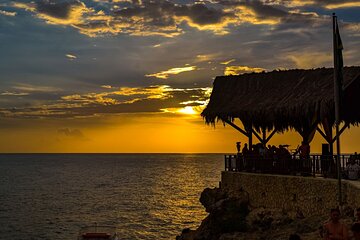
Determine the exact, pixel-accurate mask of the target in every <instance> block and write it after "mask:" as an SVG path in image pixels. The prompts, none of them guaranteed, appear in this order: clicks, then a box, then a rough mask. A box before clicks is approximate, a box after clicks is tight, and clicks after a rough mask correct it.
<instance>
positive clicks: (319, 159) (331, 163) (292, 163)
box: [225, 154, 360, 178]
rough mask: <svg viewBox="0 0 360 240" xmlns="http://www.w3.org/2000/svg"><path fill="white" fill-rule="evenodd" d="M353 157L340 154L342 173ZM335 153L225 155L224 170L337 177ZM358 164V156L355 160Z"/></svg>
mask: <svg viewBox="0 0 360 240" xmlns="http://www.w3.org/2000/svg"><path fill="white" fill-rule="evenodd" d="M351 157H353V155H350V154H342V155H341V156H340V166H341V168H340V169H341V171H342V173H343V172H344V171H345V167H346V165H347V164H348V162H349V159H350V158H351ZM336 158H337V156H336V155H320V154H311V155H310V158H308V159H300V158H299V156H291V157H286V158H279V157H277V156H271V157H270V156H259V155H256V156H255V155H246V156H243V155H242V154H238V155H225V171H236V172H256V173H269V174H286V175H302V176H314V177H315V176H319V175H320V176H324V177H334V178H336V177H337V168H336ZM355 161H356V162H357V163H358V164H360V161H359V158H357V159H356V160H355Z"/></svg>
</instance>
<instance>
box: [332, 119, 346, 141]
mask: <svg viewBox="0 0 360 240" xmlns="http://www.w3.org/2000/svg"><path fill="white" fill-rule="evenodd" d="M349 125H350V123H346V124H345V125H344V126H343V127H342V128H341V129H340V131H339V136H340V135H341V134H342V133H343V132H344V131H345V129H346V128H348V127H349ZM337 137H338V136H335V137H334V139H333V140H332V143H334V142H335V141H336V139H337Z"/></svg>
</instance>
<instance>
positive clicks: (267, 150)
mask: <svg viewBox="0 0 360 240" xmlns="http://www.w3.org/2000/svg"><path fill="white" fill-rule="evenodd" d="M287 146H289V145H279V147H276V146H275V145H268V146H267V147H266V146H264V145H263V144H261V143H258V144H255V145H253V146H252V148H251V149H250V148H249V147H248V144H247V143H245V144H244V147H243V148H242V149H241V143H240V142H237V143H236V148H237V153H238V154H240V153H241V154H242V155H243V156H245V157H246V156H259V157H274V156H277V157H278V158H291V154H290V152H289V150H288V149H287V148H286V147H287Z"/></svg>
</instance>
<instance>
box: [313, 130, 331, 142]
mask: <svg viewBox="0 0 360 240" xmlns="http://www.w3.org/2000/svg"><path fill="white" fill-rule="evenodd" d="M316 130H317V131H318V133H320V135H321V136H322V137H323V138H324V139H325V140H326V141H327V142H328V143H330V144H331V142H330V141H329V139H328V137H327V136H326V134H325V133H324V132H323V131H322V130H321V128H319V127H316Z"/></svg>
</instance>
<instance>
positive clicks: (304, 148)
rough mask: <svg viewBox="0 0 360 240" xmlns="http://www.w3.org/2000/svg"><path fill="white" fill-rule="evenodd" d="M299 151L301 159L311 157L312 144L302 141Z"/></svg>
mask: <svg viewBox="0 0 360 240" xmlns="http://www.w3.org/2000/svg"><path fill="white" fill-rule="evenodd" d="M297 152H299V156H300V159H309V158H310V145H309V144H308V143H307V142H305V141H302V142H301V146H300V147H299V148H298V150H297Z"/></svg>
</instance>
